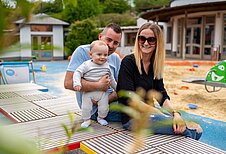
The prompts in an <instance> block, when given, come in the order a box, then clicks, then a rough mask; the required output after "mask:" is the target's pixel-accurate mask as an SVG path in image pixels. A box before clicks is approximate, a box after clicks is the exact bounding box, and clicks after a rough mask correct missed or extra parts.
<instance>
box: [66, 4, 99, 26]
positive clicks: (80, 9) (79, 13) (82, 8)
mask: <svg viewBox="0 0 226 154" xmlns="http://www.w3.org/2000/svg"><path fill="white" fill-rule="evenodd" d="M101 12H102V9H101V5H100V3H99V0H78V1H77V6H76V7H75V6H73V5H70V4H67V5H65V10H64V15H63V16H64V19H65V20H66V21H68V22H70V23H72V22H74V21H76V20H80V21H81V20H84V19H86V18H89V17H93V16H96V15H98V14H100V13H101Z"/></svg>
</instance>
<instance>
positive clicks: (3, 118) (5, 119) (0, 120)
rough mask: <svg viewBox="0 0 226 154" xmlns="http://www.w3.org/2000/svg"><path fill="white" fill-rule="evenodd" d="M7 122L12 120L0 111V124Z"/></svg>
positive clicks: (10, 122)
mask: <svg viewBox="0 0 226 154" xmlns="http://www.w3.org/2000/svg"><path fill="white" fill-rule="evenodd" d="M9 124H13V122H12V121H11V120H10V119H9V118H8V117H6V116H5V115H4V114H3V113H1V112H0V126H1V125H3V126H4V125H9Z"/></svg>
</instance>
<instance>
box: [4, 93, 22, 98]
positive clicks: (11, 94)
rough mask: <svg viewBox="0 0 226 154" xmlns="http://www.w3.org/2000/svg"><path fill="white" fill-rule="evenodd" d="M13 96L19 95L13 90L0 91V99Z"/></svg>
mask: <svg viewBox="0 0 226 154" xmlns="http://www.w3.org/2000/svg"><path fill="white" fill-rule="evenodd" d="M13 97H20V96H19V95H17V94H16V93H15V92H1V93H0V99H7V98H13Z"/></svg>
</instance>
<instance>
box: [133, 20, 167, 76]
mask: <svg viewBox="0 0 226 154" xmlns="http://www.w3.org/2000/svg"><path fill="white" fill-rule="evenodd" d="M144 29H151V30H152V31H153V32H154V35H155V37H156V39H157V41H156V46H155V51H154V53H153V54H154V55H152V56H154V57H152V58H154V59H153V60H154V67H153V70H154V79H161V78H163V70H164V63H165V53H166V51H165V42H164V38H163V33H162V30H161V28H160V27H159V26H158V25H156V24H154V23H145V24H143V25H142V26H141V27H140V28H139V30H138V32H137V35H136V40H135V46H134V56H135V60H136V65H137V68H138V70H139V72H140V74H142V71H141V59H142V53H141V49H140V47H139V42H138V36H139V35H140V33H141V31H142V30H144Z"/></svg>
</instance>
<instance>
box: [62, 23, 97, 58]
mask: <svg viewBox="0 0 226 154" xmlns="http://www.w3.org/2000/svg"><path fill="white" fill-rule="evenodd" d="M70 30H71V31H70V32H69V35H68V36H67V38H66V42H65V45H66V47H67V48H69V49H70V52H71V53H72V52H73V51H74V50H75V48H77V47H78V46H79V45H81V44H89V43H91V42H92V41H93V40H96V39H98V33H99V30H98V29H97V27H96V25H95V24H94V23H93V21H92V20H90V19H85V20H83V21H76V22H75V23H74V24H72V25H71V26H70ZM71 53H69V55H70V54H71Z"/></svg>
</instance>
